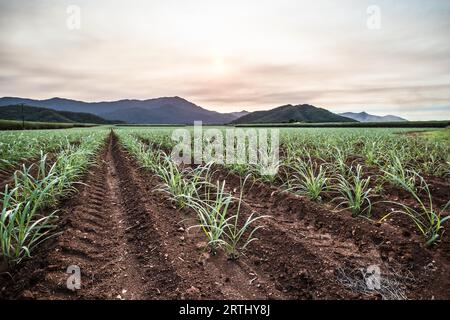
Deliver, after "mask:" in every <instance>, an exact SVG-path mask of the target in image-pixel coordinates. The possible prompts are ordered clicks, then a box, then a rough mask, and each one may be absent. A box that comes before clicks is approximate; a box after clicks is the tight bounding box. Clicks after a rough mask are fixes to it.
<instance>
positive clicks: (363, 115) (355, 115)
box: [338, 111, 408, 122]
mask: <svg viewBox="0 0 450 320" xmlns="http://www.w3.org/2000/svg"><path fill="white" fill-rule="evenodd" d="M338 114H339V115H340V116H343V117H346V118H350V119H353V120H357V121H360V122H399V121H408V120H406V119H404V118H401V117H398V116H394V115H390V114H388V115H385V116H377V115H373V114H369V113H367V112H365V111H362V112H343V113H338Z"/></svg>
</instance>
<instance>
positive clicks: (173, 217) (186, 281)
mask: <svg viewBox="0 0 450 320" xmlns="http://www.w3.org/2000/svg"><path fill="white" fill-rule="evenodd" d="M114 155H115V156H116V157H117V161H120V163H122V164H123V166H122V167H123V177H124V179H123V181H127V182H128V183H130V184H137V185H138V186H140V187H137V189H139V190H143V191H144V192H145V196H144V199H145V201H144V202H143V203H145V206H146V209H147V212H148V213H149V214H150V216H151V218H152V220H153V223H154V226H155V230H156V232H157V234H158V235H159V236H160V239H161V241H160V243H161V246H162V247H163V250H164V251H165V252H166V254H167V259H168V261H170V263H171V265H173V267H174V269H175V270H176V271H177V273H178V274H179V276H180V278H181V282H182V283H181V284H180V287H179V291H180V298H191V299H202V298H209V299H211V298H214V299H268V298H274V299H275V298H278V299H284V298H288V297H289V296H288V295H286V294H285V293H283V292H282V291H281V290H278V289H277V288H276V287H275V283H274V282H273V281H271V280H270V279H269V277H267V276H266V275H265V274H260V273H259V272H257V271H256V270H255V268H254V267H252V266H251V265H250V264H249V263H248V261H245V259H242V260H239V261H230V260H228V259H227V257H226V256H225V255H224V254H223V253H221V252H220V253H218V254H217V255H211V254H209V253H208V252H206V251H205V247H206V242H205V240H206V238H205V236H204V235H202V234H201V233H200V231H199V230H198V228H189V226H192V225H195V224H197V221H196V219H195V217H194V216H192V215H186V212H185V211H177V210H176V209H175V208H174V207H173V206H172V204H171V202H170V200H169V199H167V196H166V195H164V194H162V193H161V192H155V190H156V189H158V188H159V187H160V181H159V179H158V178H157V177H156V176H154V175H152V174H151V173H150V172H149V171H148V170H143V169H138V165H137V164H136V163H135V161H134V160H133V159H132V157H131V156H129V155H128V154H126V153H125V152H123V151H122V150H121V148H120V147H118V150H117V151H116V152H115V153H114ZM119 174H120V173H119Z"/></svg>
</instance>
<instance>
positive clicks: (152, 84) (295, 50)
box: [0, 0, 450, 119]
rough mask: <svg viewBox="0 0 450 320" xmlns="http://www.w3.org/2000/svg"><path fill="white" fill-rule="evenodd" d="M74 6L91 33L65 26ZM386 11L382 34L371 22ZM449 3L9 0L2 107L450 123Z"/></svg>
mask: <svg viewBox="0 0 450 320" xmlns="http://www.w3.org/2000/svg"><path fill="white" fill-rule="evenodd" d="M69 5H77V6H78V7H79V8H80V9H81V29H79V30H70V29H69V28H68V27H67V25H66V22H67V19H68V18H69V14H68V13H67V12H66V10H67V7H68V6H69ZM369 5H377V6H378V7H379V8H380V13H381V16H380V17H381V20H380V27H381V28H380V29H379V30H371V29H369V28H368V27H367V25H366V22H367V18H368V14H367V12H366V10H367V8H368V6H369ZM449 34H450V2H448V1H445V0H442V1H420V0H417V1H411V0H398V1H387V0H386V1H365V0H361V1H357V0H345V1H325V0H323V1H314V2H313V1H299V0H290V1H288V0H281V1H267V0H246V1H238V0H229V1H218V0H217V1H216V0H189V1H175V0H164V1H163V0H152V1H144V0H141V1H139V0H135V1H119V0H117V1H111V0H109V1H107V0H100V1H88V0H85V1H81V0H78V1H77V0H73V1H58V2H56V1H50V0H47V1H39V0H38V1H26V0H15V1H6V0H0V41H1V45H0V96H21V97H30V98H42V99H43V98H49V97H53V96H61V97H66V98H73V99H79V100H87V101H97V100H115V99H123V98H138V99H146V98H152V97H158V96H175V95H178V96H183V97H185V98H187V99H190V100H192V101H193V102H195V103H197V104H199V105H202V106H204V107H207V108H210V109H215V110H218V111H237V110H241V109H247V110H257V109H264V108H269V107H274V106H278V105H282V104H286V103H292V104H297V103H310V104H314V105H317V106H321V107H325V108H328V109H330V110H332V111H335V112H344V111H361V110H366V111H368V112H372V113H376V114H387V113H390V114H398V115H401V116H404V117H407V118H409V119H443V118H447V119H449V118H450V42H449V41H448V35H449Z"/></svg>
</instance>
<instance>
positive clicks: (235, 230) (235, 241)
mask: <svg viewBox="0 0 450 320" xmlns="http://www.w3.org/2000/svg"><path fill="white" fill-rule="evenodd" d="M249 177H250V175H247V176H246V177H245V179H244V181H243V182H242V180H241V186H240V194H239V198H238V199H237V209H236V213H235V214H234V215H233V216H231V217H230V219H227V222H229V223H227V226H226V230H225V231H224V232H223V235H224V240H223V241H224V248H225V251H226V252H227V254H228V257H229V258H230V259H232V260H235V259H238V258H239V255H240V252H241V251H243V250H245V249H246V248H247V246H248V245H249V244H250V243H252V242H253V241H255V240H257V238H255V237H254V234H255V232H256V231H257V230H258V229H260V228H262V226H253V225H254V224H255V222H256V221H258V220H260V219H263V218H266V217H267V216H257V215H256V213H255V212H252V213H251V214H250V216H249V217H248V218H247V219H246V220H245V221H244V223H243V224H242V226H239V223H240V212H241V204H242V197H243V195H244V188H245V184H246V182H247V179H248V178H249ZM245 235H246V236H245ZM244 236H245V237H244Z"/></svg>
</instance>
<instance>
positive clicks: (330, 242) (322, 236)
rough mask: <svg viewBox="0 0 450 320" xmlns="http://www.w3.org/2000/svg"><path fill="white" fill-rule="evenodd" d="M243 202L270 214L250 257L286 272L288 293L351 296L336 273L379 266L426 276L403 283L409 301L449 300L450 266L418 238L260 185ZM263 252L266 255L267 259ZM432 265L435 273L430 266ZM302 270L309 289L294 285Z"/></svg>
mask: <svg viewBox="0 0 450 320" xmlns="http://www.w3.org/2000/svg"><path fill="white" fill-rule="evenodd" d="M217 177H218V178H220V179H226V181H227V185H228V188H229V190H230V191H236V190H237V191H238V190H239V187H240V179H239V177H238V176H236V175H234V174H230V173H229V172H227V171H225V170H219V172H218V174H217ZM244 201H245V202H246V206H247V207H248V210H249V212H252V211H256V212H258V213H260V214H264V215H269V216H271V218H270V219H266V220H265V222H264V223H265V226H266V227H265V229H264V230H262V231H261V232H260V233H259V236H258V238H260V241H257V242H255V243H254V245H253V246H252V247H251V248H250V249H249V252H248V255H249V256H252V257H253V261H254V262H256V263H257V264H258V265H261V266H262V267H265V268H266V269H267V270H268V271H269V270H274V268H273V265H277V268H278V269H279V270H283V269H284V270H285V272H282V271H280V273H282V277H281V278H280V279H279V280H278V281H279V283H280V285H281V286H283V288H284V290H287V291H288V292H291V291H293V292H295V293H296V294H298V298H305V297H307V298H308V297H309V298H335V297H341V298H342V297H344V298H345V297H352V296H351V295H349V293H348V292H345V290H343V288H342V286H336V283H337V280H338V279H337V274H336V271H337V270H340V269H342V268H345V269H349V270H359V269H365V268H367V267H368V266H370V265H378V266H380V268H381V270H382V273H383V272H384V276H389V274H392V272H393V270H395V272H397V273H409V272H413V273H415V275H416V276H417V278H419V277H420V278H422V280H421V281H415V282H414V284H412V286H411V283H410V282H408V283H406V282H405V283H404V285H405V287H407V288H408V289H409V291H410V292H409V293H410V296H411V297H417V298H425V299H426V298H432V297H433V296H436V295H438V296H440V297H447V296H448V292H447V290H446V288H447V287H448V279H445V274H446V270H448V265H447V264H446V263H445V261H442V259H440V260H439V262H438V261H435V260H433V259H434V258H436V257H433V253H431V252H428V251H427V250H426V249H424V248H422V247H421V246H420V239H416V238H411V237H410V238H406V237H403V238H404V239H402V238H401V235H400V234H398V233H395V232H394V233H395V234H391V233H392V232H393V230H391V229H392V228H391V227H390V226H383V227H380V226H377V225H376V224H374V223H369V222H368V221H364V220H363V219H355V218H352V217H347V216H346V215H345V214H338V213H332V212H330V211H329V209H327V208H326V207H324V206H320V207H319V206H318V205H316V204H314V203H309V201H307V200H305V199H302V198H300V197H296V196H294V195H290V194H287V193H282V192H280V191H279V190H274V188H270V187H268V186H265V185H264V184H262V183H256V184H255V185H253V186H252V187H251V188H250V187H249V186H248V187H247V189H246V191H245V192H244ZM399 238H400V239H399ZM393 239H396V240H397V241H398V243H394V242H393V241H392V240H393ZM416 241H417V242H416ZM261 252H264V253H265V254H264V257H265V258H264V259H262V258H261ZM302 256H303V258H302ZM436 260H438V259H437V258H436ZM430 263H431V264H433V266H432V267H433V268H432V269H433V270H432V271H430V270H429V268H428V267H429V265H430ZM296 268H297V269H296ZM302 269H303V270H304V271H303V273H302V275H301V277H303V281H304V282H305V285H304V286H303V287H302V286H299V287H297V288H296V287H292V284H295V283H299V281H300V279H299V278H298V277H299V273H298V270H302ZM300 273H301V272H300ZM297 280H298V281H297ZM408 281H409V280H408ZM430 281H432V282H433V283H435V284H436V286H434V287H431V288H433V291H428V290H425V288H430V286H429V285H428V284H429V282H430ZM427 283H428V284H427ZM305 287H308V288H307V290H305Z"/></svg>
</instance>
